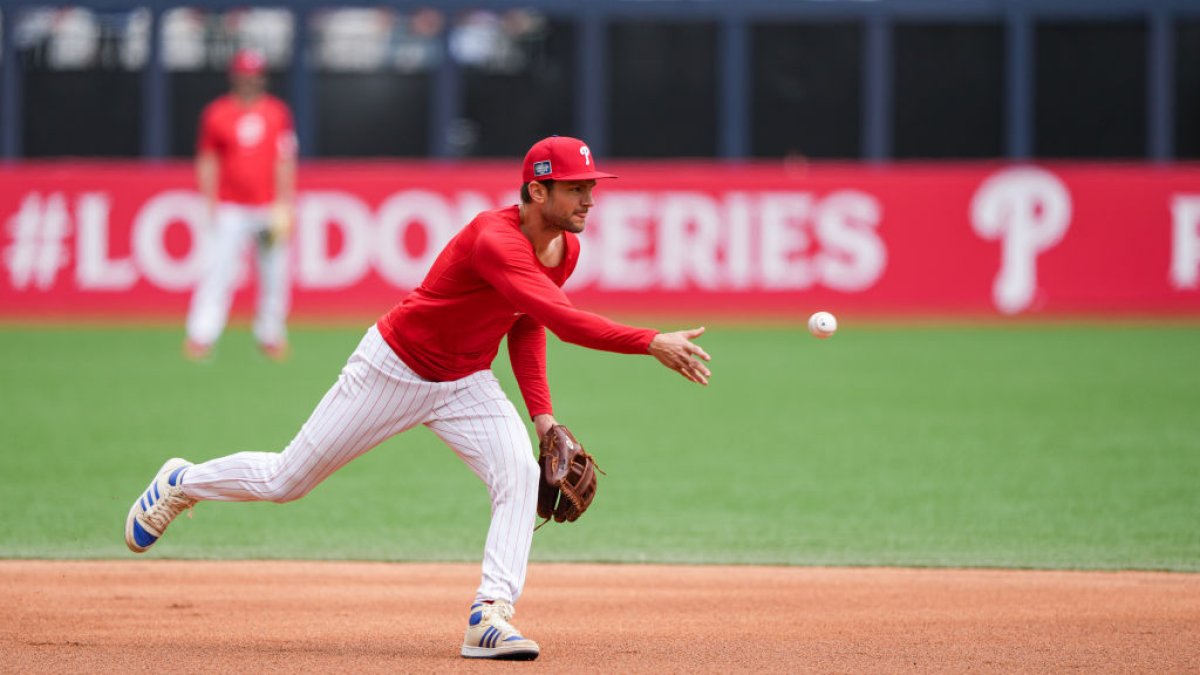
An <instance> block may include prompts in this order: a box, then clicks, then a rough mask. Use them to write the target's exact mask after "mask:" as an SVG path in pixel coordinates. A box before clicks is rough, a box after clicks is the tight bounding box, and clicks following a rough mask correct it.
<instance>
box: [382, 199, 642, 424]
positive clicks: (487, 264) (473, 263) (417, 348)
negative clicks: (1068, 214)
mask: <svg viewBox="0 0 1200 675" xmlns="http://www.w3.org/2000/svg"><path fill="white" fill-rule="evenodd" d="M520 226H521V217H520V210H519V209H518V207H516V206H510V207H507V208H503V209H497V210H495V211H484V212H483V213H480V214H479V215H478V216H476V217H475V219H474V220H472V221H471V222H470V223H468V224H467V226H466V227H464V228H463V229H462V230H461V231H460V232H459V233H458V234H457V235H455V236H454V238H453V239H451V240H450V243H448V244H446V248H445V249H443V250H442V252H441V254H439V255H438V257H437V260H435V261H434V262H433V266H432V267H430V269H429V273H428V274H427V275H426V276H425V280H424V281H423V282H421V285H420V286H418V287H417V288H416V289H415V290H413V291H412V292H411V293H409V294H408V296H407V297H406V298H404V300H403V301H402V302H401V303H400V304H398V305H396V306H395V307H394V308H392V310H391V311H390V312H388V313H387V314H385V315H384V316H383V317H382V318H381V319H379V323H378V326H379V332H380V333H381V334H382V335H383V338H384V340H386V341H387V343H388V344H389V345H391V347H392V350H393V351H395V352H396V355H397V356H399V357H400V359H401V360H403V361H404V362H405V363H406V364H408V366H409V367H410V368H412V369H413V371H414V372H416V373H417V374H418V375H420V376H421V377H423V378H425V379H427V380H432V381H435V382H447V381H450V380H457V379H460V378H463V377H466V376H467V375H470V374H471V373H474V372H476V371H480V370H484V369H486V368H490V367H491V365H492V361H493V360H494V359H495V358H496V353H497V352H498V351H499V350H500V340H501V338H503V337H504V336H505V335H508V352H509V357H510V360H511V361H512V368H513V373H514V374H515V375H516V377H517V384H518V385H519V386H520V388H521V395H522V397H524V399H525V406H526V407H527V408H528V410H529V415H530V417H533V416H536V415H540V414H543V413H551V412H553V409H552V407H551V405H550V386H549V384H548V383H547V381H546V332H545V328H549V329H550V330H551V331H552V332H553V333H554V334H555V335H557V336H558V337H559V338H561V339H562V340H564V341H566V342H571V343H574V344H577V345H581V346H583V347H588V348H591V349H599V350H603V351H609V352H618V353H622V354H644V353H646V351H647V349H648V348H649V346H650V341H651V340H653V339H654V336H655V335H657V334H658V333H657V331H654V330H651V329H648V328H634V327H632V326H626V325H623V324H619V323H616V322H614V321H610V320H608V319H606V318H604V317H602V316H599V315H597V314H592V313H591V312H585V311H583V310H580V309H577V308H576V307H574V306H573V305H572V304H571V302H570V300H568V299H567V296H566V294H564V293H563V291H562V288H561V286H562V285H563V284H564V283H566V281H567V279H568V278H569V277H570V276H571V272H573V271H574V270H575V264H576V262H578V260H579V239H578V238H576V236H575V235H574V234H572V233H570V232H564V233H563V236H564V237H565V240H564V243H565V245H566V254H565V255H564V256H563V261H562V263H560V264H559V265H558V266H557V267H546V266H545V265H543V264H542V263H541V262H540V261H539V260H538V258H537V255H536V254H535V253H534V250H533V244H532V243H531V242H530V241H529V240H528V239H526V238H525V235H524V234H522V233H521V229H520Z"/></svg>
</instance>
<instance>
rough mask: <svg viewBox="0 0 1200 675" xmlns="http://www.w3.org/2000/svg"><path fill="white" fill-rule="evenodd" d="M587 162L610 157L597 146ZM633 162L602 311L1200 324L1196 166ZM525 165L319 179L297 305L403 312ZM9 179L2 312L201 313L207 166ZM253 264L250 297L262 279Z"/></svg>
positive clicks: (336, 171) (616, 186)
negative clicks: (201, 179)
mask: <svg viewBox="0 0 1200 675" xmlns="http://www.w3.org/2000/svg"><path fill="white" fill-rule="evenodd" d="M580 153H581V154H582V155H583V156H584V159H585V161H588V162H590V161H591V156H590V152H588V151H586V147H583V148H581V149H580ZM613 168H614V170H615V171H616V172H617V173H618V174H619V175H621V179H620V180H617V181H611V182H606V183H605V184H604V185H602V186H599V188H598V189H597V191H596V207H595V208H594V209H593V210H592V212H591V213H590V214H589V216H588V220H587V229H586V231H585V232H584V233H583V234H582V235H581V241H582V252H581V257H580V263H579V267H578V269H577V270H576V273H575V275H574V276H573V277H572V279H571V280H570V282H569V283H568V290H569V291H570V295H571V297H572V299H573V300H574V301H575V302H576V303H577V304H580V305H581V306H585V307H596V308H601V309H608V310H625V311H632V312H643V311H644V312H653V313H656V314H661V313H664V312H688V313H689V314H694V313H695V312H697V311H700V312H706V313H711V314H724V315H731V316H748V317H750V316H762V317H768V318H773V319H778V318H782V319H788V318H791V319H794V320H803V319H804V318H805V317H807V316H808V315H809V314H810V313H811V308H813V307H815V306H822V307H830V308H833V309H837V310H838V311H839V313H845V312H854V311H859V312H864V313H881V314H888V315H896V314H903V313H908V312H914V313H923V314H930V313H940V314H954V313H965V314H970V315H979V314H981V313H982V314H986V313H995V314H998V315H1013V314H1045V313H1051V314H1052V313H1060V314H1070V313H1138V314H1142V313H1147V312H1166V313H1194V312H1196V311H1197V310H1200V170H1198V169H1195V168H1171V169H1164V168H1161V167H1144V168H1142V167H1134V166H1121V167H1110V166H1100V165H1097V166H1087V165H1071V166H1067V167H1059V168H1055V167H1030V166H1003V165H996V166H992V167H987V166H980V165H904V166H898V167H894V168H888V169H882V170H880V169H877V168H870V169H867V168H858V167H855V166H850V165H830V166H828V167H822V166H820V165H817V166H815V167H814V166H808V167H805V168H803V169H800V170H797V169H795V168H789V167H788V166H786V165H779V164H758V165H750V166H742V167H737V168H730V167H726V166H722V165H717V164H704V163H694V164H689V165H684V164H680V163H675V162H671V163H662V164H658V163H654V162H645V163H628V164H625V165H623V166H615V167H613ZM510 169H511V170H509V169H506V168H505V167H503V166H502V165H498V164H495V163H480V164H471V163H464V164H458V165H455V166H454V167H452V168H451V167H445V166H443V165H439V164H429V165H414V164H396V165H387V164H370V165H353V164H334V163H329V164H326V163H312V164H306V165H304V166H302V167H301V172H300V194H299V197H298V200H297V222H296V231H295V235H294V238H293V241H292V250H291V255H292V259H293V260H292V263H293V264H292V282H293V288H294V297H293V305H294V307H295V311H296V312H297V313H298V314H301V315H306V314H307V315H311V316H326V315H330V314H341V315H346V314H353V315H364V316H365V315H373V314H376V313H381V312H383V311H385V310H386V309H388V308H389V307H390V306H391V305H392V304H394V303H395V302H397V301H398V300H399V299H400V298H401V297H403V294H404V293H405V292H406V291H407V290H409V289H411V288H412V287H414V286H415V285H417V284H419V283H420V282H421V279H422V278H423V277H424V275H425V272H426V270H428V268H429V266H430V265H431V264H432V262H433V257H434V256H436V255H437V253H438V252H439V251H440V250H441V248H442V246H443V245H444V244H445V243H446V242H447V241H449V239H450V238H451V237H452V236H454V234H455V233H456V232H457V231H458V230H459V229H460V228H461V227H462V226H463V225H465V224H466V223H467V222H468V221H469V220H470V219H471V218H472V217H473V216H474V215H475V214H476V213H478V212H480V211H482V210H486V209H491V208H497V207H499V206H505V205H509V204H512V203H515V202H516V200H517V196H516V192H517V187H518V186H519V175H518V173H519V172H518V170H517V167H516V166H515V164H514V166H513V167H511V168H510ZM448 172H453V174H454V176H456V179H455V180H454V181H450V180H448V176H449V173H448ZM0 176H2V177H3V180H0V223H2V224H3V229H2V231H0V252H2V253H3V258H2V261H3V269H2V270H0V316H10V317H20V316H39V315H55V316H69V315H88V316H95V315H97V314H104V315H122V314H125V315H129V316H144V315H164V314H165V315H172V316H178V315H180V314H181V312H182V310H183V308H184V307H185V306H186V302H187V298H188V294H189V292H190V290H191V288H192V286H193V285H194V284H195V283H196V281H197V279H198V278H199V273H200V269H201V265H202V264H203V259H204V246H205V242H206V241H207V232H208V227H209V224H208V223H207V222H206V217H207V216H206V214H207V209H206V207H205V204H204V201H203V199H202V198H201V197H200V196H199V195H198V194H197V193H196V191H195V190H194V188H193V185H192V181H193V176H192V173H191V170H190V167H189V166H187V165H185V164H182V163H181V164H178V165H171V166H169V167H166V168H165V169H164V168H160V167H153V168H152V167H147V166H143V165H140V164H136V163H114V164H94V163H86V164H79V165H69V164H67V165H64V164H61V163H54V164H38V163H30V164H27V165H10V166H8V167H4V168H2V169H0ZM447 185H469V186H471V187H470V189H467V190H461V189H448V188H447V187H446V186H447ZM397 186H403V187H401V188H397ZM246 262H247V267H246V269H245V270H244V274H243V286H249V285H250V284H253V283H254V275H253V274H250V273H249V272H250V269H251V268H250V261H249V257H248V259H247V261H246ZM243 295H247V294H243ZM249 299H250V298H248V297H242V299H241V305H240V307H241V309H242V310H243V311H246V310H249V309H250V305H249V303H248V302H246V301H247V300H249Z"/></svg>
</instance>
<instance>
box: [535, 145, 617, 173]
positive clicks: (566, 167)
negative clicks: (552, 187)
mask: <svg viewBox="0 0 1200 675" xmlns="http://www.w3.org/2000/svg"><path fill="white" fill-rule="evenodd" d="M521 178H522V181H521V182H523V183H528V182H530V181H534V180H594V179H597V178H616V176H614V175H613V174H611V173H603V172H601V171H597V170H596V158H595V156H593V155H592V149H591V148H589V147H588V146H587V144H586V143H584V142H583V141H581V140H579V139H578V138H571V137H570V136H551V137H549V138H543V139H542V140H540V141H538V142H537V143H534V144H533V147H532V148H530V149H529V152H528V153H526V155H525V162H524V165H523V166H522V167H521Z"/></svg>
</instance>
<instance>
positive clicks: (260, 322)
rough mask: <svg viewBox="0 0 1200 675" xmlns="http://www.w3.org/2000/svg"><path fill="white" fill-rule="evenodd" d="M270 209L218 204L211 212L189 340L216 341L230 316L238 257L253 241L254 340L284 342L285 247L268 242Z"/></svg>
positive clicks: (239, 270)
mask: <svg viewBox="0 0 1200 675" xmlns="http://www.w3.org/2000/svg"><path fill="white" fill-rule="evenodd" d="M270 218H271V207H270V206H269V205H267V206H244V205H241V204H231V203H226V202H222V203H220V204H218V205H217V208H216V212H215V213H214V214H213V221H214V222H213V227H212V229H211V230H210V232H209V234H208V238H207V239H206V240H205V242H204V253H203V255H204V268H203V273H202V276H201V277H200V283H199V284H197V285H196V289H195V291H194V292H193V293H192V304H191V307H190V309H189V310H188V318H187V336H188V339H189V340H191V341H192V342H194V343H197V344H200V345H205V346H207V345H211V344H213V343H214V342H216V341H217V338H219V337H221V332H222V331H223V330H224V329H225V322H226V320H227V319H228V318H229V307H230V305H231V304H232V303H233V294H234V291H236V290H237V286H238V282H239V281H241V279H242V275H243V273H244V266H243V260H244V259H243V255H244V254H245V251H246V245H247V244H249V243H250V242H251V241H253V242H254V243H255V244H256V249H257V251H258V260H257V262H258V308H257V311H256V312H255V317H254V337H255V338H256V339H257V340H258V342H259V344H262V345H281V344H283V343H284V342H285V341H286V339H287V313H288V305H289V300H290V290H291V289H290V288H289V286H288V282H289V280H288V254H287V249H288V247H287V245H286V244H269V243H267V238H266V237H267V233H268V231H269V227H270Z"/></svg>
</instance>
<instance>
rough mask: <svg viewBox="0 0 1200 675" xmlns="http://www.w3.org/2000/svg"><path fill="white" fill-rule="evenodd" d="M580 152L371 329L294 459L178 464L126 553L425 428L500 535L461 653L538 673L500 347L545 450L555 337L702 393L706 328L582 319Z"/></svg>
mask: <svg viewBox="0 0 1200 675" xmlns="http://www.w3.org/2000/svg"><path fill="white" fill-rule="evenodd" d="M614 177H615V176H612V175H611V174H606V173H601V172H599V171H597V170H596V166H595V161H594V159H593V157H592V156H591V151H590V150H589V149H588V147H587V146H586V145H584V143H583V142H582V141H580V140H577V139H574V138H566V137H552V138H547V139H544V140H542V141H540V142H538V143H537V144H535V145H534V146H533V148H531V149H530V151H529V153H528V154H527V155H526V157H525V162H524V166H523V172H522V178H523V185H522V187H521V204H520V205H518V206H511V207H508V208H502V209H497V210H494V211H485V212H483V213H481V214H479V215H478V216H476V217H475V219H474V220H472V221H471V222H470V223H469V224H468V225H467V226H466V227H465V228H463V229H462V230H461V231H460V232H459V233H458V234H457V235H455V237H454V238H453V239H451V241H450V242H449V243H448V244H447V245H446V247H445V249H443V250H442V252H441V253H440V254H439V256H438V257H437V259H436V260H435V261H434V263H433V266H432V267H431V268H430V270H429V273H428V274H427V275H426V277H425V280H424V281H423V282H422V283H421V285H420V286H419V287H418V288H416V289H415V290H414V291H413V292H412V293H410V294H409V295H408V296H407V297H406V298H405V299H404V301H403V302H401V303H400V304H399V305H397V306H396V307H395V308H393V309H392V310H391V311H390V312H388V313H387V314H386V315H384V316H383V318H381V319H380V320H379V321H378V323H377V324H376V325H375V326H372V327H371V328H370V329H369V330H368V331H367V334H366V335H365V336H364V337H363V339H362V341H361V342H360V343H359V345H358V348H357V349H356V350H355V351H354V353H353V354H352V355H351V356H350V360H349V361H348V362H347V364H346V366H345V367H344V368H343V369H342V373H341V376H340V377H339V378H338V381H337V383H336V384H335V385H334V386H333V388H332V389H330V390H329V392H328V393H327V394H326V395H325V397H324V398H323V399H322V400H321V402H320V404H319V405H318V406H317V408H316V410H315V411H313V413H312V415H311V416H310V417H309V419H308V421H307V422H305V423H304V426H303V427H302V428H301V429H300V432H299V433H298V434H297V435H296V437H295V438H294V439H293V440H292V442H291V443H290V444H289V445H288V446H287V448H286V449H285V450H284V451H283V452H282V453H266V452H242V453H238V454H235V455H230V456H228V457H222V458H219V459H215V460H211V461H209V462H205V463H203V464H197V465H194V466H193V465H192V464H190V463H189V462H187V461H185V460H182V459H172V460H170V461H168V462H167V463H166V464H165V465H164V466H163V467H162V469H160V471H159V473H158V475H157V476H156V477H155V479H154V480H153V481H152V482H151V483H150V486H149V487H148V488H147V490H146V491H145V493H143V494H142V495H141V496H140V497H139V499H138V500H137V501H136V502H135V503H134V505H133V506H132V507H131V509H130V511H129V516H128V517H127V519H126V524H125V540H126V544H127V545H128V546H129V548H130V549H132V550H133V551H135V552H142V551H145V550H146V549H148V548H149V547H150V546H152V545H153V544H154V543H155V541H157V539H158V538H159V537H161V536H162V534H163V532H164V531H165V529H166V527H167V525H169V524H170V522H171V521H172V520H173V519H174V518H175V517H176V516H178V515H179V514H180V513H181V512H182V511H183V510H184V509H187V508H189V507H191V506H192V505H193V504H195V502H197V501H200V500H206V499H209V500H222V501H254V500H266V501H274V502H286V501H290V500H293V499H298V498H300V497H302V496H303V495H305V494H307V493H308V492H309V491H310V490H311V489H312V488H313V487H315V486H316V485H317V484H318V483H320V482H321V481H322V480H324V479H325V478H327V477H328V476H330V475H331V474H332V473H333V472H335V471H337V470H338V469H339V468H341V467H342V466H344V465H345V464H346V463H348V462H349V461H351V460H352V459H354V458H355V457H358V456H359V455H361V454H363V453H364V452H366V451H368V450H370V449H371V448H373V447H375V446H376V445H378V444H379V443H380V442H382V441H383V440H385V439H387V438H389V437H391V436H393V435H395V434H397V433H400V432H402V431H405V430H406V429H409V428H411V427H413V426H416V425H418V424H424V425H425V426H427V427H429V429H431V430H432V431H433V432H434V433H435V434H437V435H438V436H439V437H440V438H441V439H442V440H443V441H444V442H445V443H446V444H447V445H449V446H450V447H451V448H452V449H453V450H454V452H455V453H457V454H458V456H459V457H460V458H461V459H462V460H463V461H464V462H465V463H466V464H467V466H469V467H470V468H471V470H472V471H474V472H475V473H476V475H478V476H479V478H480V479H481V480H482V481H483V482H484V484H485V485H487V489H488V493H489V495H490V496H491V502H492V521H491V526H490V527H489V529H488V535H487V542H486V544H485V548H484V556H483V576H482V581H481V583H480V585H479V588H478V590H477V591H476V595H475V603H474V604H473V605H472V607H471V612H470V615H469V618H468V627H467V632H466V635H465V637H464V640H463V645H462V649H461V653H462V655H463V656H468V657H481V658H514V659H531V658H536V657H537V655H538V653H539V647H538V645H537V643H535V642H534V641H532V640H529V639H527V638H525V637H523V636H522V635H521V634H520V633H519V632H518V631H517V630H516V628H514V627H513V626H512V625H511V624H510V623H509V619H511V617H512V615H513V612H514V610H513V603H515V602H516V601H517V599H518V598H519V597H520V595H521V590H522V588H523V586H524V583H525V570H526V567H527V564H528V559H529V547H530V544H531V543H532V539H533V527H534V520H535V518H534V514H535V511H536V508H537V488H538V468H537V463H536V462H535V461H534V458H533V449H532V446H531V444H530V439H529V434H528V432H527V430H526V428H525V425H524V424H523V423H522V421H521V418H520V416H519V415H518V414H517V412H516V408H515V407H514V406H513V404H512V403H511V402H510V401H509V400H508V398H507V397H506V396H505V394H504V392H503V391H502V390H501V389H500V385H499V383H498V382H497V380H496V377H495V376H494V375H493V374H492V371H491V370H490V366H491V363H492V361H493V359H494V358H495V357H496V353H497V351H498V350H499V347H500V341H501V339H502V338H504V337H505V336H507V338H508V350H509V356H510V359H511V362H512V368H513V372H514V374H515V375H516V378H517V382H518V385H519V386H520V389H521V394H522V397H523V398H524V401H525V405H526V408H527V409H528V412H529V415H530V417H531V418H532V420H533V422H534V427H535V430H536V432H537V434H538V438H539V439H540V438H542V437H543V436H544V435H545V433H546V432H547V431H548V430H549V429H550V427H552V426H553V425H554V424H555V418H554V413H553V409H552V406H551V401H550V391H549V385H548V383H547V378H546V333H545V329H546V328H549V329H550V330H552V331H553V332H554V333H555V334H556V335H558V336H559V337H560V338H562V339H563V340H565V341H567V342H572V343H575V344H579V345H582V346H585V347H590V348H593V349H601V350H606V351H612V352H619V353H627V354H647V353H648V354H652V355H654V356H655V357H656V358H658V360H659V361H661V362H662V363H663V364H664V365H666V366H667V367H669V368H671V369H673V370H675V371H677V372H679V373H680V374H682V375H683V376H684V377H686V378H688V379H689V380H692V381H693V382H697V383H699V384H707V383H708V378H709V376H710V372H709V370H708V368H707V367H706V366H705V365H704V363H703V362H702V360H705V361H706V360H708V359H709V357H708V354H706V353H705V352H704V350H703V349H701V348H700V347H699V346H697V345H695V344H693V343H692V342H691V339H693V338H695V337H697V336H699V335H700V334H701V333H703V332H704V329H703V328H698V329H695V330H689V331H680V332H675V333H658V332H656V331H654V330H650V329H646V328H635V327H632V326H626V325H622V324H619V323H615V322H613V321H610V320H608V319H606V318H604V317H602V316H599V315H596V314H592V313H589V312H584V311H581V310H579V309H576V308H575V307H573V306H572V305H571V303H570V301H569V300H568V299H567V297H566V295H564V293H563V291H562V289H561V286H562V285H563V283H565V282H566V280H567V278H568V277H569V276H570V275H571V272H572V271H573V270H574V269H575V264H576V262H577V261H578V259H579V240H578V238H577V237H576V236H575V235H576V233H579V232H582V231H583V230H584V227H585V220H586V218H587V214H588V211H589V209H591V207H592V204H593V202H592V188H593V187H594V185H595V183H596V180H597V179H602V178H614Z"/></svg>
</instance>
